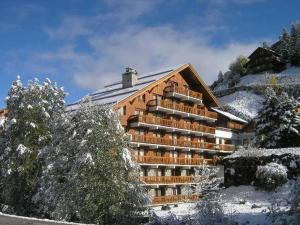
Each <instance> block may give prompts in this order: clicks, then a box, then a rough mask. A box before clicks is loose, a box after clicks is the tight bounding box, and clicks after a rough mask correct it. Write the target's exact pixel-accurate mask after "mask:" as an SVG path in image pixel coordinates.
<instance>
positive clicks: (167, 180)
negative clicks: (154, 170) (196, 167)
mask: <svg viewBox="0 0 300 225" xmlns="http://www.w3.org/2000/svg"><path fill="white" fill-rule="evenodd" d="M140 181H141V182H143V183H145V184H176V183H178V184H182V183H193V177H192V176H144V177H140Z"/></svg>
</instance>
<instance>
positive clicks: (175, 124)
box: [130, 115, 216, 135]
mask: <svg viewBox="0 0 300 225" xmlns="http://www.w3.org/2000/svg"><path fill="white" fill-rule="evenodd" d="M130 122H133V123H134V122H136V123H146V124H152V125H159V126H164V127H169V128H176V129H181V130H189V131H192V132H199V133H201V134H209V135H214V134H215V132H216V129H215V128H213V127H209V126H205V125H200V124H199V125H198V124H197V125H196V124H189V123H184V122H183V121H175V120H170V119H163V118H159V117H154V116H148V115H147V116H146V115H143V116H139V115H135V116H132V117H131V118H130Z"/></svg>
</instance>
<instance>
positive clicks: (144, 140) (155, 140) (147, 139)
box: [131, 135, 234, 152]
mask: <svg viewBox="0 0 300 225" xmlns="http://www.w3.org/2000/svg"><path fill="white" fill-rule="evenodd" d="M131 143H132V144H137V145H138V146H140V145H143V146H153V145H156V146H154V147H156V148H158V147H164V148H169V149H173V150H174V149H187V150H210V151H226V152H227V151H228V152H231V151H234V145H227V144H226V145H220V144H218V145H217V144H214V143H209V142H197V141H187V140H178V139H170V138H166V137H155V136H150V135H149V136H148V135H132V136H131Z"/></svg>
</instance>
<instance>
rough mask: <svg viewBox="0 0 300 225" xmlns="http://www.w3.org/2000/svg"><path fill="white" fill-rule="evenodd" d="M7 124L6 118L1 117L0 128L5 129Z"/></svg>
mask: <svg viewBox="0 0 300 225" xmlns="http://www.w3.org/2000/svg"><path fill="white" fill-rule="evenodd" d="M4 123H5V118H1V117H0V127H3V126H4Z"/></svg>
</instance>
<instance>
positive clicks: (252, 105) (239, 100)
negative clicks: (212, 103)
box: [219, 91, 263, 118]
mask: <svg viewBox="0 0 300 225" xmlns="http://www.w3.org/2000/svg"><path fill="white" fill-rule="evenodd" d="M219 100H220V103H221V105H222V106H223V105H229V106H231V107H234V108H235V109H236V110H237V111H238V112H240V113H242V114H244V115H246V116H248V117H251V118H254V117H255V116H256V115H257V112H258V111H259V109H260V108H261V107H262V101H263V98H262V97H261V96H259V95H256V94H254V93H252V92H247V91H237V92H235V93H232V94H230V95H226V96H224V97H221V98H219Z"/></svg>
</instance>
